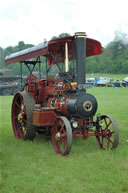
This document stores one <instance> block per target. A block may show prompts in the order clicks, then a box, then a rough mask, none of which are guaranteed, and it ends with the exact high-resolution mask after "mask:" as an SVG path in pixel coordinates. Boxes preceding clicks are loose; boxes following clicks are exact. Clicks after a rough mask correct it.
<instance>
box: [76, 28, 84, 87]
mask: <svg viewBox="0 0 128 193" xmlns="http://www.w3.org/2000/svg"><path fill="white" fill-rule="evenodd" d="M74 37H75V40H74V41H75V55H76V75H77V86H78V90H85V73H86V67H85V60H86V57H85V53H86V42H85V37H86V33H84V32H77V33H75V36H74Z"/></svg>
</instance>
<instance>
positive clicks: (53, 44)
mask: <svg viewBox="0 0 128 193" xmlns="http://www.w3.org/2000/svg"><path fill="white" fill-rule="evenodd" d="M73 40H74V36H69V37H63V38H57V39H53V40H50V41H49V42H43V43H41V44H39V45H37V46H34V47H32V48H28V49H26V50H22V51H20V52H16V53H14V54H11V55H8V56H6V58H5V64H12V63H15V62H21V61H25V60H29V59H32V58H35V57H38V56H46V57H48V58H50V53H52V54H53V55H54V56H56V54H57V53H58V50H59V49H61V50H62V52H63V53H64V52H65V50H64V45H65V43H66V42H67V43H68V54H69V60H72V59H73V55H74V54H73V49H72V48H73V46H72V45H73ZM85 43H86V53H85V54H86V56H87V57H88V56H93V55H98V54H101V52H102V46H101V43H100V42H99V41H97V40H93V39H90V38H85ZM62 58H63V57H62V53H59V54H58V56H57V61H58V62H62Z"/></svg>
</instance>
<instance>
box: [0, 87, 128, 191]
mask: <svg viewBox="0 0 128 193" xmlns="http://www.w3.org/2000/svg"><path fill="white" fill-rule="evenodd" d="M88 92H89V93H91V94H93V95H94V96H95V97H96V98H97V100H98V106H99V107H98V112H100V113H101V114H110V115H112V116H113V117H114V118H115V119H116V122H117V124H118V127H119V135H120V143H119V145H118V147H117V149H116V150H114V151H111V150H107V151H104V150H100V149H99V148H98V146H97V143H96V139H95V137H90V138H89V139H88V140H87V141H84V140H82V139H80V138H75V139H73V145H72V149H71V152H70V154H69V155H68V156H65V157H62V156H59V155H57V154H56V153H55V151H54V149H53V145H52V142H51V138H46V137H42V136H37V137H36V139H35V141H34V143H33V142H29V141H27V142H25V141H20V140H17V139H16V138H15V137H14V136H13V132H12V126H11V103H12V98H13V97H11V96H8V97H4V96H1V97H0V102H1V106H0V109H1V112H0V118H1V120H0V136H1V140H0V141H1V144H0V145H1V146H0V151H1V152H0V169H1V179H0V182H1V183H0V192H1V193H127V192H128V143H127V142H126V140H127V139H128V88H111V87H110V88H109V87H107V88H92V89H90V90H88Z"/></svg>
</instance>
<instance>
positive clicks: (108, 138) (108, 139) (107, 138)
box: [105, 136, 113, 144]
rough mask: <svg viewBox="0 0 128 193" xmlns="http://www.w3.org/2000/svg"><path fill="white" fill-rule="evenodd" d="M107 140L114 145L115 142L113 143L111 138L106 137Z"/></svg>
mask: <svg viewBox="0 0 128 193" xmlns="http://www.w3.org/2000/svg"><path fill="white" fill-rule="evenodd" d="M105 138H106V139H107V140H108V141H109V142H110V143H112V144H113V141H112V140H111V139H110V138H109V137H107V136H105Z"/></svg>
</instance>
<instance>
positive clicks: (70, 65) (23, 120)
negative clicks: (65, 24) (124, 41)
mask: <svg viewBox="0 0 128 193" xmlns="http://www.w3.org/2000/svg"><path fill="white" fill-rule="evenodd" d="M101 52H102V48H101V44H100V42H98V41H96V40H93V39H90V38H86V34H85V33H82V32H80V33H76V34H75V35H74V36H69V37H64V38H58V39H54V40H51V41H49V42H44V43H41V44H39V45H38V46H35V47H32V48H30V49H26V50H23V51H20V52H17V53H14V54H11V55H9V56H7V57H6V59H5V63H6V64H11V63H15V62H20V64H21V72H22V64H23V63H24V64H25V65H26V66H27V67H28V69H29V71H30V75H29V76H28V77H27V78H26V81H25V86H24V88H23V89H22V92H17V93H16V94H15V96H14V99H13V103H12V127H13V132H14V135H15V137H16V138H18V139H23V140H27V139H28V140H34V138H35V136H36V133H37V132H38V133H44V134H46V135H51V136H52V142H53V146H54V149H55V151H56V153H57V154H61V155H67V154H69V152H70V150H71V146H72V138H73V137H81V138H83V139H88V137H90V136H95V137H96V140H97V142H98V145H99V147H100V148H102V149H109V148H111V149H112V148H116V147H117V145H118V138H119V137H118V128H117V125H116V122H115V121H114V119H113V118H112V117H111V116H109V115H100V114H98V115H97V117H96V120H94V119H93V117H94V115H95V114H96V112H97V100H96V99H95V97H94V96H92V95H91V94H88V93H86V84H85V75H86V66H85V64H86V57H88V56H93V55H97V54H101ZM41 56H45V58H46V76H45V78H41V73H39V74H40V78H39V79H37V77H36V76H34V75H33V70H34V68H35V65H36V64H37V63H39V69H40V63H41V60H40V59H41ZM30 59H31V60H30ZM31 66H32V67H31ZM55 66H56V67H57V69H58V72H57V73H56V72H55V71H54V70H53V71H52V68H53V69H54V68H55ZM51 71H52V72H54V73H53V74H54V76H53V74H52V75H51V74H50V72H51ZM21 80H22V75H21Z"/></svg>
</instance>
